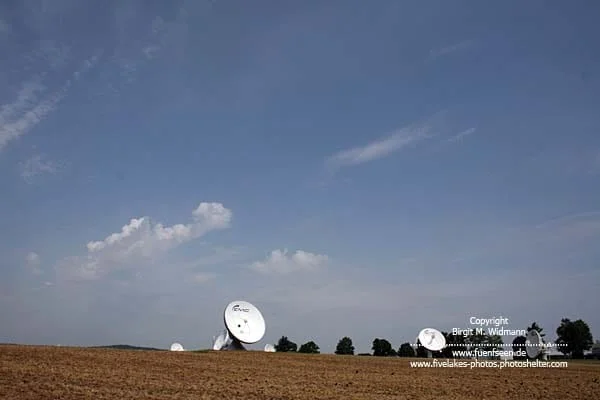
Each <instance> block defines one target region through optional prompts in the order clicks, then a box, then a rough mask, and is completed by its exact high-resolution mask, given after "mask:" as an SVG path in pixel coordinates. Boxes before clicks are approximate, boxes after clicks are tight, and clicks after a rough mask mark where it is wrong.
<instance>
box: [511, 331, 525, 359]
mask: <svg viewBox="0 0 600 400" xmlns="http://www.w3.org/2000/svg"><path fill="white" fill-rule="evenodd" d="M526 342H527V338H526V337H525V336H517V337H516V338H514V339H513V341H512V350H513V353H514V354H513V359H515V360H524V359H526V358H527V355H526V351H527V350H526V349H527V347H526V346H525V343H526ZM518 353H523V354H521V355H518Z"/></svg>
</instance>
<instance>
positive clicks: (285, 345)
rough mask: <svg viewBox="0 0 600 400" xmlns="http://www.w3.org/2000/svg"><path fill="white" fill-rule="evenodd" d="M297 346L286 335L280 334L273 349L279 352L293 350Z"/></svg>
mask: <svg viewBox="0 0 600 400" xmlns="http://www.w3.org/2000/svg"><path fill="white" fill-rule="evenodd" d="M297 348H298V345H297V344H296V343H294V342H292V341H291V340H289V339H288V338H287V336H282V337H281V338H280V339H279V342H277V344H276V345H275V351H280V352H284V353H285V352H295V351H296V349H297Z"/></svg>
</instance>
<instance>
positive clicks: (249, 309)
mask: <svg viewBox="0 0 600 400" xmlns="http://www.w3.org/2000/svg"><path fill="white" fill-rule="evenodd" d="M223 320H224V322H225V331H224V332H223V333H221V334H220V335H219V336H218V337H216V338H215V339H214V341H213V350H246V348H245V347H244V344H253V343H256V342H258V341H260V340H261V339H262V338H263V336H264V335H265V330H266V324H265V319H264V318H263V316H262V314H261V312H260V310H259V309H258V308H256V306H254V305H253V304H251V303H249V302H247V301H243V300H236V301H232V302H231V303H229V304H228V305H227V307H225V311H224V312H223Z"/></svg>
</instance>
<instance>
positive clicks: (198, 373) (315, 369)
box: [0, 345, 600, 400]
mask: <svg viewBox="0 0 600 400" xmlns="http://www.w3.org/2000/svg"><path fill="white" fill-rule="evenodd" d="M414 360H415V359H413V361H414ZM599 393H600V365H598V364H594V363H581V362H579V363H577V362H572V363H569V366H568V367H567V368H556V369H554V368H543V369H542V368H507V369H501V370H499V369H493V368H475V369H469V368H411V367H410V365H409V359H402V358H385V359H384V358H375V357H359V356H335V355H302V354H286V353H264V352H254V351H248V352H207V353H193V352H168V351H165V352H160V351H137V350H136V351H128V350H107V349H85V348H68V347H45V346H14V345H7V346H0V398H2V399H11V400H22V399H64V400H67V399H94V400H101V399H119V400H127V399H136V400H140V399H227V400H229V399H306V400H309V399H311V400H312V399H377V400H383V399H477V400H482V399H538V400H539V399H561V400H565V399H594V398H600V397H598V396H600V395H599Z"/></svg>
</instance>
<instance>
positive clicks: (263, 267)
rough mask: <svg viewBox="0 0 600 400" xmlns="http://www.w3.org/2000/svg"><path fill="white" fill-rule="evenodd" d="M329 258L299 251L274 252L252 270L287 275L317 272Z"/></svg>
mask: <svg viewBox="0 0 600 400" xmlns="http://www.w3.org/2000/svg"><path fill="white" fill-rule="evenodd" d="M328 260H329V257H327V256H326V255H322V254H314V253H309V252H306V251H303V250H297V251H296V252H295V253H293V254H289V253H288V250H287V249H284V250H273V251H272V252H271V254H270V255H269V256H267V258H266V259H265V260H264V261H256V262H254V263H252V265H251V266H250V268H251V269H253V270H255V271H257V272H260V273H263V274H287V273H291V272H298V271H316V270H319V269H320V268H322V267H323V266H324V265H325V264H326V263H327V262H328Z"/></svg>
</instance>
